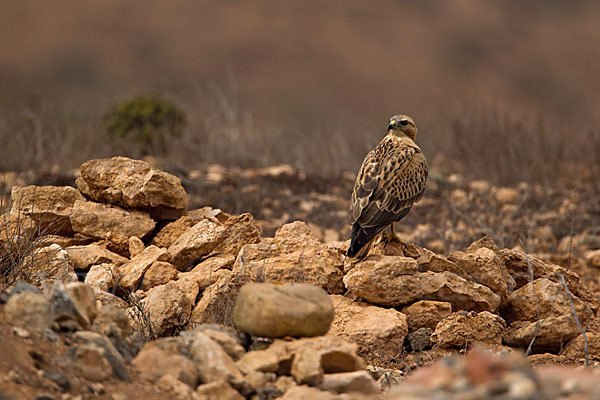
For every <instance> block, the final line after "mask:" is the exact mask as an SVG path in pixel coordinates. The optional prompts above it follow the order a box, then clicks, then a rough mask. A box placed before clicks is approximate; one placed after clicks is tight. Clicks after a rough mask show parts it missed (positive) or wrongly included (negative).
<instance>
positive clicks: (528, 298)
mask: <svg viewBox="0 0 600 400" xmlns="http://www.w3.org/2000/svg"><path fill="white" fill-rule="evenodd" d="M534 288H535V289H534ZM571 299H572V300H573V304H574V305H575V310H576V312H577V316H578V318H579V319H580V321H581V322H584V321H586V320H587V319H588V318H589V317H590V316H591V315H592V310H591V308H590V306H589V305H588V304H586V303H585V302H583V301H582V300H581V299H580V298H579V297H577V296H575V295H572V296H571ZM538 310H539V313H540V315H539V318H547V317H550V316H560V315H563V314H570V313H571V301H570V299H569V296H568V295H567V293H566V291H565V289H564V288H563V286H562V285H561V284H560V283H556V282H552V281H551V280H549V279H547V278H540V279H536V280H535V281H534V282H533V287H532V285H531V283H529V284H527V285H525V286H522V287H520V288H519V289H517V290H515V291H514V292H513V293H512V294H511V295H510V297H509V303H508V305H507V307H506V308H505V309H503V310H502V316H503V317H504V319H506V321H507V322H509V323H510V322H512V321H537V319H538Z"/></svg>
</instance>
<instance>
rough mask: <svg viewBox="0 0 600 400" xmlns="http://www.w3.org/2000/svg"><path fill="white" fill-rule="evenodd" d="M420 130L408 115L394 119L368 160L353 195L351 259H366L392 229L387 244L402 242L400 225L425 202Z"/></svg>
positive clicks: (423, 164)
mask: <svg viewBox="0 0 600 400" xmlns="http://www.w3.org/2000/svg"><path fill="white" fill-rule="evenodd" d="M416 136H417V127H416V125H415V122H414V121H413V119H412V118H411V117H409V116H407V115H394V116H393V117H392V118H390V123H389V125H388V132H387V135H386V136H385V137H384V138H383V140H382V141H381V142H380V143H379V145H378V146H377V147H376V148H375V149H374V150H371V151H370V152H369V154H367V156H366V157H365V159H364V161H363V163H362V166H361V167H360V171H359V172H358V176H357V177H356V183H355V184H354V190H353V192H352V222H353V226H352V236H351V238H350V239H351V240H350V248H349V249H348V257H355V258H357V259H359V260H360V259H362V258H364V257H366V256H367V254H368V253H369V250H370V248H371V246H372V244H373V242H374V241H375V239H377V237H378V236H379V234H380V233H381V232H382V231H383V230H384V229H386V228H387V227H388V226H391V234H389V235H388V234H385V240H386V241H387V240H396V241H398V242H400V243H402V242H401V241H400V239H399V238H398V237H397V235H396V234H395V233H394V222H398V221H400V220H401V219H402V218H404V216H406V214H408V212H409V211H410V209H411V208H412V206H413V204H415V203H416V202H417V201H419V200H420V199H421V197H422V196H423V191H424V190H425V182H426V181H427V161H426V160H425V156H424V155H423V152H422V151H421V149H420V148H419V146H417V144H416V143H415V137H416Z"/></svg>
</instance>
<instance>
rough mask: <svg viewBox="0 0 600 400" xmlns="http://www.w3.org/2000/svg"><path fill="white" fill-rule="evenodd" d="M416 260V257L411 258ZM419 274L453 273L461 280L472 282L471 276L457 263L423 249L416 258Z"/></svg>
mask: <svg viewBox="0 0 600 400" xmlns="http://www.w3.org/2000/svg"><path fill="white" fill-rule="evenodd" d="M411 258H414V257H411ZM416 260H417V265H418V270H419V272H444V271H448V272H452V273H453V274H456V275H458V276H460V277H461V278H464V279H467V280H472V278H471V276H470V275H469V274H468V273H467V271H465V270H464V269H462V268H461V267H460V266H458V265H457V264H456V263H455V262H453V261H451V260H449V259H447V258H445V257H441V256H439V255H437V254H435V253H434V252H432V251H429V250H427V249H423V250H422V252H421V254H420V255H419V256H418V257H417V258H416Z"/></svg>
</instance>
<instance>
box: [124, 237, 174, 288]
mask: <svg viewBox="0 0 600 400" xmlns="http://www.w3.org/2000/svg"><path fill="white" fill-rule="evenodd" d="M168 258H169V254H168V253H167V250H166V249H163V248H160V247H156V246H148V247H146V248H145V249H144V251H142V252H141V253H140V254H138V255H137V256H135V257H133V258H132V259H131V260H130V261H128V262H126V263H125V264H123V265H121V266H120V267H119V285H120V286H121V287H122V288H124V289H128V290H131V291H134V290H137V288H138V286H139V284H140V281H141V280H142V277H143V276H144V274H145V273H146V271H147V270H148V268H150V266H152V264H153V263H154V262H155V261H166V260H167V259H168Z"/></svg>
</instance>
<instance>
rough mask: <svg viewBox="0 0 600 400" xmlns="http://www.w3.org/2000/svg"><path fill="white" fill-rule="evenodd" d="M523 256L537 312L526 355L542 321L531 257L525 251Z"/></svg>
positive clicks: (531, 348) (524, 247)
mask: <svg viewBox="0 0 600 400" xmlns="http://www.w3.org/2000/svg"><path fill="white" fill-rule="evenodd" d="M520 242H521V246H523V249H526V246H525V243H524V242H523V241H522V240H521V241H520ZM525 258H526V259H527V270H528V271H529V281H530V282H531V296H532V297H533V301H535V311H536V314H537V315H536V320H535V331H534V332H533V337H532V338H531V341H530V342H529V346H527V351H526V352H525V356H528V355H530V354H531V351H532V350H533V344H534V343H535V340H536V339H537V337H538V335H539V333H540V326H541V325H542V321H541V319H540V316H541V315H540V304H539V302H538V298H537V294H536V293H535V283H534V280H535V278H534V276H533V266H532V265H531V259H530V258H529V254H528V253H527V251H525Z"/></svg>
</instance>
